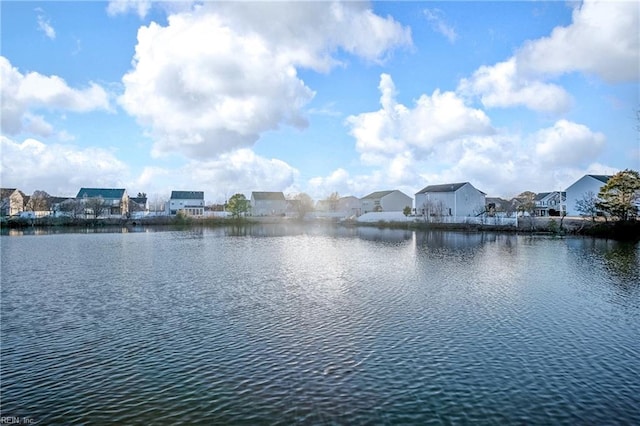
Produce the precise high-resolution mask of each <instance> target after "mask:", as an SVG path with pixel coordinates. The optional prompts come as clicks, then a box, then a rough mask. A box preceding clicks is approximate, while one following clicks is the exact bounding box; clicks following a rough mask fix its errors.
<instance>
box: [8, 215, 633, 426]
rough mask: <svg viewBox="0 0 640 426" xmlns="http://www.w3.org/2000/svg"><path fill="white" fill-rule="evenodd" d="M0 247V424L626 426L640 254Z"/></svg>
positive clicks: (474, 237) (335, 242) (383, 239)
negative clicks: (7, 420) (2, 420)
mask: <svg viewBox="0 0 640 426" xmlns="http://www.w3.org/2000/svg"><path fill="white" fill-rule="evenodd" d="M135 230H136V231H141V232H119V233H114V232H111V233H109V232H103V233H60V234H48V235H24V236H6V235H5V236H2V237H0V244H1V246H0V248H1V261H2V263H1V268H2V269H1V279H2V282H1V284H2V286H1V287H2V288H1V302H0V303H1V306H0V307H1V354H0V355H1V363H0V368H1V374H2V382H1V395H0V396H1V401H2V407H1V410H2V412H1V415H2V416H11V417H15V418H19V419H21V420H25V419H27V420H29V421H31V420H33V421H35V422H38V423H39V424H47V425H50V424H104V423H116V424H172V423H186V424H251V425H254V424H283V425H288V424H292V423H297V424H313V425H317V424H349V425H352V424H356V425H357V424H570V425H575V424H598V425H601V424H640V245H638V244H635V245H632V244H631V245H630V244H623V243H618V242H614V241H609V240H597V239H587V238H572V237H567V238H552V237H545V236H528V235H515V234H492V233H454V232H442V231H439V232H433V231H432V232H426V231H425V232H423V231H415V232H414V231H405V230H392V229H378V228H375V227H359V228H343V227H323V226H319V225H311V226H309V227H306V228H304V227H300V226H297V225H286V224H280V225H278V224H274V225H262V226H253V227H240V228H209V229H206V228H205V229H200V228H194V229H187V230H166V231H156V232H154V231H153V230H149V229H146V230H145V229H135Z"/></svg>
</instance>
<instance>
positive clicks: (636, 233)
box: [0, 216, 640, 242]
mask: <svg viewBox="0 0 640 426" xmlns="http://www.w3.org/2000/svg"><path fill="white" fill-rule="evenodd" d="M532 219H533V220H529V218H525V219H523V220H522V221H521V222H520V223H519V225H518V227H513V226H504V225H489V224H468V223H433V222H431V223H427V222H418V221H406V222H394V221H379V222H357V221H338V220H327V219H311V220H300V219H297V218H283V217H247V218H240V219H238V218H219V217H208V218H203V217H169V216H155V217H146V218H140V219H70V218H51V217H43V218H36V219H27V218H10V219H8V220H6V219H5V220H2V222H0V232H1V234H2V235H6V234H7V232H8V230H11V229H14V230H19V229H23V230H24V229H30V228H37V229H42V230H46V229H60V230H62V229H65V230H66V229H68V230H74V229H78V230H80V229H105V230H106V229H108V228H130V229H134V228H137V227H154V228H155V227H158V228H163V227H173V228H177V229H188V228H193V227H226V226H254V225H262V224H307V225H317V224H322V225H330V226H345V227H374V228H380V229H402V230H414V231H455V232H498V233H511V234H514V233H515V234H528V235H555V236H568V235H571V236H586V237H594V238H605V239H613V240H619V241H629V242H639V241H640V221H638V220H635V221H628V222H600V221H598V222H592V221H589V220H586V219H585V220H583V219H574V218H569V219H567V218H565V219H564V220H563V223H562V226H560V219H559V218H555V217H551V218H549V217H537V218H532Z"/></svg>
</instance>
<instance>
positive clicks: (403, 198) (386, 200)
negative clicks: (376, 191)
mask: <svg viewBox="0 0 640 426" xmlns="http://www.w3.org/2000/svg"><path fill="white" fill-rule="evenodd" d="M412 205H413V199H412V198H411V197H409V196H408V195H406V194H404V193H402V192H400V191H393V192H392V193H390V194H387V195H385V196H384V197H382V198H381V199H380V207H382V211H384V212H401V211H402V210H403V209H404V208H405V207H407V206H409V207H411V206H412Z"/></svg>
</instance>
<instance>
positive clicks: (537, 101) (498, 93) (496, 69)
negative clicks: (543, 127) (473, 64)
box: [458, 57, 572, 114]
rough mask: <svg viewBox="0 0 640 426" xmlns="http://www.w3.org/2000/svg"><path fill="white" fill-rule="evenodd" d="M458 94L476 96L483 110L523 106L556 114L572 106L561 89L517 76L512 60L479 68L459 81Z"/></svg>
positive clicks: (569, 98)
mask: <svg viewBox="0 0 640 426" xmlns="http://www.w3.org/2000/svg"><path fill="white" fill-rule="evenodd" d="M458 92H460V93H461V94H463V95H467V96H478V97H479V98H480V101H481V102H482V104H483V105H484V106H485V107H487V108H494V107H501V108H506V107H515V106H524V107H527V108H529V109H532V110H534V111H539V112H549V113H556V114H559V113H562V112H566V111H567V110H568V109H569V107H570V106H571V103H572V99H571V96H570V95H569V94H568V93H567V92H566V91H565V90H564V89H563V88H562V87H560V86H558V85H555V84H551V83H544V82H542V81H539V80H536V79H531V78H527V77H526V76H524V75H523V74H522V73H520V72H519V70H518V62H517V61H516V58H515V57H512V58H510V59H509V60H507V61H504V62H500V63H498V64H495V65H492V66H482V67H480V68H479V69H478V70H477V71H475V72H474V73H473V76H472V77H471V78H468V79H462V80H461V81H460V84H459V85H458Z"/></svg>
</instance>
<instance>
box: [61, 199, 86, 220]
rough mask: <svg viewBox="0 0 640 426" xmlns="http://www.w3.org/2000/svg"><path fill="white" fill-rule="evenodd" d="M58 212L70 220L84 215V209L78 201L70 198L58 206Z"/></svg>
mask: <svg viewBox="0 0 640 426" xmlns="http://www.w3.org/2000/svg"><path fill="white" fill-rule="evenodd" d="M58 211H59V212H60V213H62V214H64V215H65V216H68V217H70V218H72V219H78V218H80V217H82V216H83V215H84V213H85V208H84V204H82V202H81V201H80V200H76V199H74V198H70V199H68V200H65V201H63V202H61V203H60V204H59V205H58Z"/></svg>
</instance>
